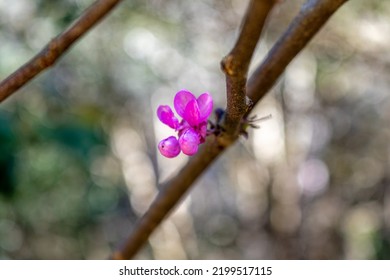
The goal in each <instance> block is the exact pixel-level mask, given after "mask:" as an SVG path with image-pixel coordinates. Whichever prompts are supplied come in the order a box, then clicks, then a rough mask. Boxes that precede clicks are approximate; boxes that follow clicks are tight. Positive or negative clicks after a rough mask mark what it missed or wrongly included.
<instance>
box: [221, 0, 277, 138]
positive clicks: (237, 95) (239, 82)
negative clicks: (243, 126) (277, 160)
mask: <svg viewBox="0 0 390 280" xmlns="http://www.w3.org/2000/svg"><path fill="white" fill-rule="evenodd" d="M275 2H276V0H251V1H250V3H249V5H248V8H247V11H246V14H245V17H244V19H243V23H242V27H241V32H240V34H239V37H238V39H237V42H236V44H235V46H234V47H233V49H232V50H231V51H230V53H229V54H228V55H227V56H225V57H224V58H223V60H222V62H221V68H222V71H223V72H224V73H225V75H226V93H227V107H226V115H225V123H224V129H225V130H226V132H227V133H228V134H231V135H232V136H235V137H237V136H238V134H239V126H240V122H241V119H242V117H243V115H244V114H245V113H246V111H247V109H248V106H247V102H246V82H247V74H248V68H249V64H250V61H251V59H252V56H253V53H254V51H255V48H256V45H257V42H258V41H259V38H260V35H261V31H262V30H263V27H264V23H265V20H266V18H267V16H268V14H269V12H270V11H271V9H272V7H273V6H274V4H275Z"/></svg>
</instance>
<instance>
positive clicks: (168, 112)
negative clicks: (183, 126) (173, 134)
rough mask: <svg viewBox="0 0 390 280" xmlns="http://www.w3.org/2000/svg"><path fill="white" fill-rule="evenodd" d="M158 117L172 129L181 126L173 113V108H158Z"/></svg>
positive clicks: (164, 106)
mask: <svg viewBox="0 0 390 280" xmlns="http://www.w3.org/2000/svg"><path fill="white" fill-rule="evenodd" d="M157 116H158V118H159V119H160V121H161V122H162V123H164V124H166V125H168V126H169V127H170V128H173V129H176V128H177V127H178V126H179V121H178V119H177V118H176V117H175V115H174V114H173V112H172V109H171V107H169V106H167V105H162V106H159V107H158V108H157Z"/></svg>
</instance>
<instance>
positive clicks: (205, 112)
mask: <svg viewBox="0 0 390 280" xmlns="http://www.w3.org/2000/svg"><path fill="white" fill-rule="evenodd" d="M197 102H198V106H199V112H200V119H199V122H203V121H205V120H207V119H208V117H209V116H210V114H211V112H212V111H213V98H212V97H211V95H210V94H208V93H203V94H201V95H200V96H199V97H198V99H197Z"/></svg>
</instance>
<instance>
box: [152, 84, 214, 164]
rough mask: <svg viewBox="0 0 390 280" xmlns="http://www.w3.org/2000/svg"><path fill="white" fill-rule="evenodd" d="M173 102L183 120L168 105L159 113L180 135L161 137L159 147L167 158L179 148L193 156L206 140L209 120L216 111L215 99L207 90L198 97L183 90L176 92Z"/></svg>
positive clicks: (160, 108)
mask: <svg viewBox="0 0 390 280" xmlns="http://www.w3.org/2000/svg"><path fill="white" fill-rule="evenodd" d="M173 103H174V107H175V110H176V112H177V114H178V115H179V116H180V117H182V118H183V119H182V120H181V121H180V122H179V120H178V119H177V118H176V117H175V114H174V113H173V111H172V109H171V107H169V106H167V105H161V106H159V107H158V108H157V116H158V118H159V119H160V121H161V122H162V123H164V124H166V125H167V126H169V127H170V128H173V129H174V130H175V131H177V132H178V136H179V137H178V139H176V138H175V137H174V136H170V137H168V138H166V139H164V140H162V141H161V142H160V143H159V144H158V149H159V150H160V153H161V154H162V155H163V156H165V157H168V158H173V157H176V156H177V155H178V154H180V151H182V152H183V153H184V154H186V155H189V156H192V155H193V154H195V153H196V152H197V151H198V146H199V145H200V144H202V143H203V142H204V141H205V139H206V134H207V119H208V117H209V116H210V114H211V112H212V111H213V99H212V97H211V95H210V94H208V93H203V94H201V95H200V96H199V97H198V98H196V97H195V96H194V95H193V94H192V93H191V92H189V91H187V90H181V91H179V92H178V93H176V95H175V99H174V102H173Z"/></svg>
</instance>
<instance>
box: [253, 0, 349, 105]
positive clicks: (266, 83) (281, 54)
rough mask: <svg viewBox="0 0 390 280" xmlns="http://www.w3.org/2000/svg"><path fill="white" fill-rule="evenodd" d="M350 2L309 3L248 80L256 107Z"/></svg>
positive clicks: (318, 0) (321, 0)
mask: <svg viewBox="0 0 390 280" xmlns="http://www.w3.org/2000/svg"><path fill="white" fill-rule="evenodd" d="M347 1H348V0H308V1H307V2H306V4H304V5H303V6H302V8H301V11H300V12H299V14H298V15H297V16H296V17H295V19H294V20H293V21H292V23H291V24H290V25H289V27H288V29H287V30H286V32H285V33H284V34H283V35H282V36H281V37H280V38H279V40H278V41H277V42H276V43H275V45H274V46H273V47H272V49H271V50H270V51H269V53H268V55H267V57H266V58H265V59H264V61H263V62H262V63H261V65H260V66H259V67H258V68H257V69H256V70H255V71H254V73H253V74H252V76H251V78H250V79H249V81H248V85H247V91H248V97H249V98H250V99H251V100H252V101H253V102H254V104H256V103H257V102H258V101H259V100H260V99H261V98H262V97H263V96H264V95H265V94H266V93H267V92H268V91H269V90H270V89H271V87H272V86H273V85H274V84H275V82H276V81H277V79H278V78H279V77H280V75H281V74H282V73H283V71H284V69H285V68H286V67H287V65H288V64H289V63H290V62H291V61H292V60H293V58H294V57H295V56H296V55H297V54H298V53H299V52H300V51H301V50H302V49H303V48H304V47H305V46H306V45H307V44H308V43H309V41H310V40H311V39H312V37H313V36H314V35H315V34H316V33H317V32H318V31H319V30H320V29H321V27H322V26H323V25H324V24H325V23H326V21H327V20H328V19H329V18H330V17H331V16H332V15H333V14H334V13H335V12H336V11H337V10H338V8H340V7H341V6H342V5H343V4H344V3H345V2H347Z"/></svg>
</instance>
